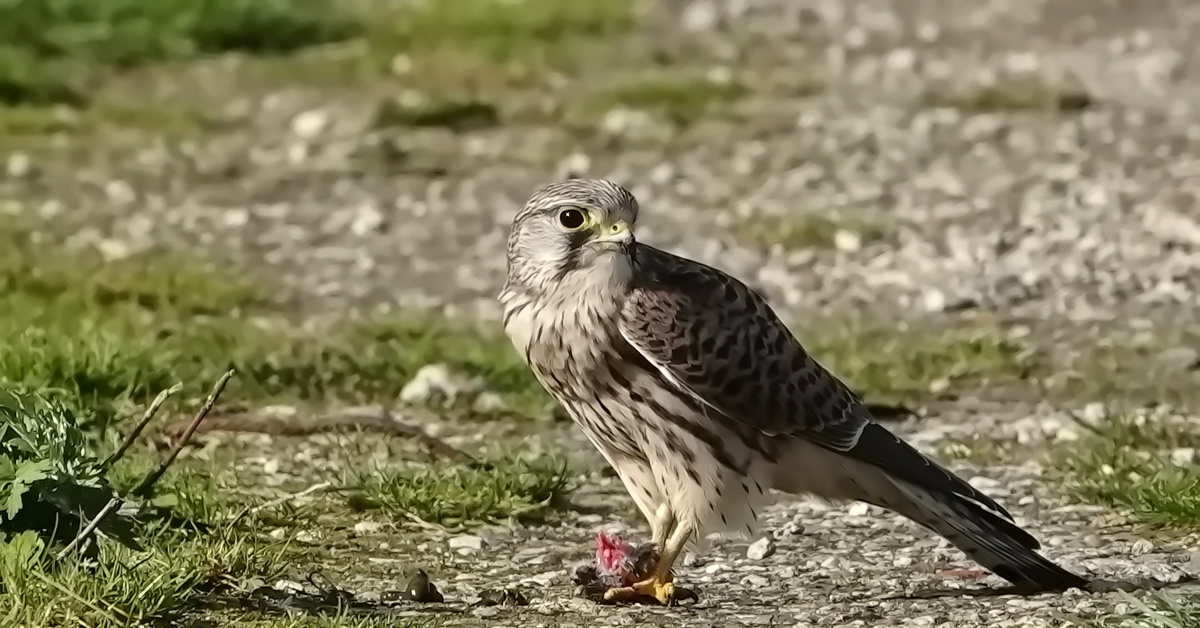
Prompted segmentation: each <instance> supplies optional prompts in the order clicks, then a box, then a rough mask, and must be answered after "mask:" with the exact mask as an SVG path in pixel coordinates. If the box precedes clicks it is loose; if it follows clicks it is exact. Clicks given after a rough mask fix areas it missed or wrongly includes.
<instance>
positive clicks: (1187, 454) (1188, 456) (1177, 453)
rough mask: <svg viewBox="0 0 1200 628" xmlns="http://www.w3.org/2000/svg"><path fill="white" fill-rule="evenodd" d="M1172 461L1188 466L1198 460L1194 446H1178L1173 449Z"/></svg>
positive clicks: (1180, 465)
mask: <svg viewBox="0 0 1200 628" xmlns="http://www.w3.org/2000/svg"><path fill="white" fill-rule="evenodd" d="M1171 462H1172V463H1173V464H1174V465H1175V466H1177V467H1186V466H1189V465H1192V464H1195V462H1196V449H1195V448H1194V447H1177V448H1175V449H1173V450H1171Z"/></svg>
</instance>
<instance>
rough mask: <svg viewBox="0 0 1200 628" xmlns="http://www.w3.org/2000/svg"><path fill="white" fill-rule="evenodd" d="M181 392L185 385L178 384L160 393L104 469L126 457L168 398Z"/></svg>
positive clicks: (105, 463) (106, 461)
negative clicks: (126, 453)
mask: <svg viewBox="0 0 1200 628" xmlns="http://www.w3.org/2000/svg"><path fill="white" fill-rule="evenodd" d="M181 390H183V384H182V383H178V384H175V385H174V386H172V387H170V388H168V389H166V390H164V391H162V392H160V393H158V396H157V397H155V398H154V401H152V402H151V403H150V407H148V408H146V412H145V413H143V414H142V420H141V421H140V422H138V424H137V425H136V426H134V428H133V431H131V432H129V433H128V434H126V435H125V441H124V442H122V443H121V446H120V447H119V448H118V449H117V450H116V451H114V452H113V453H112V455H111V456H109V457H108V458H107V459H106V460H105V461H104V464H103V465H102V466H103V468H105V469H108V468H109V467H111V466H112V465H114V464H116V462H117V461H118V460H120V459H121V457H122V456H124V455H125V452H127V451H129V448H130V447H132V446H133V443H134V441H136V440H137V437H138V436H141V434H142V430H144V429H146V426H147V425H148V424H149V423H150V421H151V420H153V419H154V415H156V414H158V410H159V409H160V408H162V405H163V404H164V403H166V402H167V397H170V396H171V395H173V394H175V393H177V392H179V391H181Z"/></svg>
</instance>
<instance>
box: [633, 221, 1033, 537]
mask: <svg viewBox="0 0 1200 628" xmlns="http://www.w3.org/2000/svg"><path fill="white" fill-rule="evenodd" d="M635 260H636V261H635V272H634V277H635V285H634V287H633V291H632V294H631V295H630V297H629V299H628V301H627V302H626V304H625V308H624V311H623V314H622V320H621V333H622V335H623V336H624V337H625V340H626V341H627V342H628V343H629V344H630V345H632V346H633V347H634V348H635V349H637V350H638V352H639V353H641V354H642V355H643V356H644V357H645V358H646V360H648V361H649V362H650V363H651V364H652V365H653V366H654V367H655V368H656V369H658V371H659V373H660V375H662V377H663V379H664V380H666V382H668V383H669V384H670V385H672V386H675V387H676V388H677V389H680V390H681V391H683V392H684V393H685V394H690V395H692V396H693V397H695V398H697V399H699V400H700V401H701V402H702V403H704V404H705V405H707V406H708V407H710V408H712V409H714V410H715V411H716V412H717V413H719V417H718V418H725V419H727V420H731V421H737V422H739V423H742V424H745V425H749V426H752V427H754V428H756V429H758V430H760V431H762V432H763V433H765V434H770V435H777V434H785V435H788V436H795V437H798V438H804V439H806V440H809V441H812V442H814V443H816V444H818V445H820V446H822V447H825V448H827V449H830V450H833V451H837V452H840V453H844V454H846V455H847V456H849V457H851V458H854V459H857V460H860V461H862V462H865V463H867V464H871V465H874V466H876V467H879V468H881V469H883V470H885V471H887V472H888V473H890V474H893V475H895V476H896V477H899V478H903V479H905V480H907V481H910V482H913V483H915V484H917V485H918V486H923V487H926V488H929V489H933V490H941V491H947V492H953V493H958V494H960V495H963V496H966V497H969V498H970V499H972V500H974V501H975V502H976V503H978V504H980V505H982V506H985V507H986V508H988V509H991V510H993V511H994V512H996V513H997V514H1000V515H1001V516H1003V517H1005V518H1008V519H1010V520H1011V515H1009V514H1008V512H1007V511H1006V510H1005V509H1004V508H1003V507H1002V506H1000V505H999V504H997V503H996V502H995V501H994V500H992V499H991V498H989V497H987V496H986V495H983V494H982V493H980V492H978V491H977V490H975V489H974V487H972V486H971V485H970V484H968V483H966V482H964V481H963V480H962V479H960V478H958V477H956V476H955V475H954V474H952V473H950V472H949V471H948V470H947V469H945V468H943V467H942V466H940V465H938V464H937V463H936V462H934V461H933V460H931V459H930V458H928V457H926V456H925V455H924V454H922V453H920V452H919V451H917V450H916V449H915V448H913V447H912V446H910V445H909V444H908V443H905V442H904V441H902V440H901V439H899V438H898V437H897V436H896V435H895V434H892V433H891V432H889V431H888V430H887V429H886V428H884V427H883V426H881V425H879V424H878V423H875V422H874V421H873V420H872V417H871V414H870V412H869V411H867V409H866V406H865V405H864V404H863V403H862V401H861V400H860V399H859V397H858V396H857V395H856V394H854V392H853V391H851V390H850V389H849V388H848V387H847V386H846V385H845V384H843V383H842V382H841V381H840V380H839V379H838V378H837V377H835V376H834V375H833V374H832V373H830V372H829V371H827V370H826V369H825V368H824V367H822V366H821V365H820V364H818V363H817V361H816V360H814V359H813V358H812V357H811V356H809V355H808V353H807V352H806V351H805V350H804V348H803V347H801V346H800V343H799V342H798V341H797V340H796V339H795V338H794V337H793V336H792V335H791V332H790V331H789V330H788V329H787V327H786V326H785V325H784V324H783V322H782V321H780V320H779V318H778V317H777V316H776V315H775V313H774V312H773V311H772V310H771V308H770V307H769V306H768V305H767V303H766V301H765V300H764V299H763V298H762V297H761V296H760V295H758V294H757V293H755V292H754V291H753V290H751V289H750V288H749V287H748V286H746V285H745V284H743V283H741V282H740V281H738V280H737V279H734V278H733V277H731V276H729V275H727V274H725V273H723V272H721V271H719V270H717V269H714V268H711V267H709V266H705V265H703V264H700V263H699V262H694V261H691V260H687V259H684V258H681V257H678V256H675V255H671V254H670V253H667V252H665V251H660V250H658V249H655V248H653V247H649V246H645V245H642V244H638V245H637V248H636V251H635ZM1023 539H1024V540H1025V542H1026V543H1029V544H1030V547H1035V546H1036V541H1034V540H1033V538H1032V537H1029V536H1028V535H1027V534H1025V535H1024V536H1023Z"/></svg>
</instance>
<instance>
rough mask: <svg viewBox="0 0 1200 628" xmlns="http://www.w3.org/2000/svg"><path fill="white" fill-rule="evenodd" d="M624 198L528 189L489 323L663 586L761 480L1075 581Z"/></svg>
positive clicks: (748, 516) (564, 188) (996, 560)
mask: <svg viewBox="0 0 1200 628" xmlns="http://www.w3.org/2000/svg"><path fill="white" fill-rule="evenodd" d="M637 212H638V206H637V201H636V200H635V199H634V198H633V196H632V195H631V194H629V192H628V191H626V190H625V189H624V188H621V187H620V186H618V185H616V184H614V183H611V182H608V181H603V180H569V181H564V182H560V183H556V184H552V185H549V186H546V187H545V188H542V189H541V190H538V191H537V193H535V194H534V195H533V197H532V198H531V199H530V200H529V202H528V203H527V204H526V205H525V207H524V208H523V209H522V210H521V212H520V213H519V214H518V215H517V217H516V218H515V219H514V221H513V228H512V232H511V234H510V236H509V247H508V277H507V281H506V283H505V288H504V290H503V292H502V294H501V296H500V300H501V302H502V303H503V304H504V308H505V315H504V322H505V329H506V331H507V333H508V334H509V336H510V337H511V339H512V341H513V344H514V345H515V346H516V348H517V349H518V350H519V351H520V352H521V354H522V355H523V357H524V358H525V360H526V362H527V363H528V364H529V366H530V368H531V369H532V371H533V372H534V374H535V375H536V376H537V378H538V380H539V381H540V382H541V383H542V385H543V386H544V387H545V388H546V390H547V391H548V392H549V393H550V394H551V395H552V396H553V397H554V398H555V399H556V400H557V401H558V402H559V403H561V404H562V405H563V407H564V408H566V410H567V411H568V413H569V414H570V415H571V417H572V418H573V419H574V420H575V422H576V423H577V424H578V425H579V426H580V428H581V429H582V431H583V432H584V434H586V435H587V437H588V439H589V440H590V441H591V442H592V444H593V445H594V446H595V447H596V448H597V449H598V450H599V451H600V453H601V454H602V455H603V456H604V458H605V459H606V460H607V461H608V463H609V464H610V465H612V467H613V468H614V469H615V470H616V472H617V474H618V475H619V476H620V478H621V480H622V482H623V483H624V484H625V486H626V488H627V489H628V491H629V493H630V495H631V496H632V498H633V500H634V502H635V503H636V504H637V506H638V508H639V509H640V510H641V512H642V514H643V515H644V516H645V517H646V519H647V521H648V522H649V523H650V526H651V530H652V533H653V541H654V542H655V543H656V544H657V545H658V547H659V548H660V549H661V552H662V557H661V560H660V562H659V569H658V570H657V571H656V574H655V577H653V578H651V579H650V580H648V581H646V582H644V583H640V584H639V585H638V586H635V587H633V588H630V589H625V590H614V591H613V592H611V593H612V594H613V595H612V596H611V597H613V598H616V599H629V598H631V597H634V596H637V595H652V596H654V597H657V598H659V599H660V600H661V601H663V602H666V601H668V600H669V598H670V596H671V592H672V591H673V585H671V575H670V570H671V567H672V565H673V562H674V560H675V558H676V557H677V556H678V554H679V552H680V551H681V550H682V549H683V547H684V545H685V544H687V543H689V542H699V541H702V539H703V537H704V536H705V535H707V534H709V533H712V532H753V531H754V529H755V527H756V524H757V512H758V510H759V509H760V508H761V506H762V505H763V504H764V501H765V499H766V493H767V491H768V490H769V489H778V490H781V491H785V492H789V493H807V494H813V495H817V496H820V497H823V498H826V499H831V500H860V501H865V502H868V503H871V504H875V505H878V506H881V507H885V508H889V509H892V510H894V511H897V512H899V513H901V514H903V515H905V516H907V517H909V518H910V519H912V520H914V521H916V522H918V523H920V524H922V525H924V526H926V527H928V528H930V529H932V530H934V531H936V532H938V533H939V534H942V535H943V536H945V537H946V538H947V539H949V540H950V541H951V542H953V543H954V544H955V545H957V546H958V547H959V548H961V549H962V550H963V551H964V552H966V553H967V554H968V555H970V556H971V557H972V558H974V559H975V560H976V561H978V562H980V563H981V564H983V565H984V566H986V567H988V568H989V569H991V570H993V571H994V572H996V573H997V574H998V575H1000V576H1001V577H1004V578H1006V579H1008V580H1010V581H1012V582H1014V583H1016V584H1019V585H1025V586H1026V587H1028V588H1033V589H1054V590H1057V589H1066V588H1070V587H1081V586H1084V585H1085V584H1086V581H1085V580H1083V579H1082V578H1080V577H1079V576H1076V575H1075V574H1072V573H1070V572H1068V571H1066V570H1064V569H1062V568H1061V567H1059V566H1057V565H1056V564H1054V563H1053V562H1051V561H1049V560H1047V559H1045V558H1043V557H1042V556H1040V555H1038V554H1037V553H1035V552H1034V551H1033V550H1036V549H1037V548H1038V543H1037V541H1036V540H1035V539H1034V538H1033V537H1032V536H1030V535H1029V534H1028V533H1027V532H1025V531H1024V530H1021V529H1020V528H1019V527H1018V526H1017V525H1016V524H1015V523H1014V522H1013V520H1012V517H1011V515H1009V513H1008V512H1007V511H1005V510H1004V508H1003V507H1001V506H1000V505H999V504H997V503H996V502H995V501H993V500H991V499H990V498H988V497H987V496H985V495H983V494H982V493H980V492H978V491H976V490H975V489H974V488H973V487H971V486H970V484H968V483H967V482H965V481H963V480H962V479H960V478H958V477H957V476H955V475H954V474H953V473H951V472H950V471H948V470H947V469H945V468H943V467H942V466H940V465H938V464H937V463H935V462H933V461H932V460H930V459H929V458H927V457H926V456H924V455H922V454H921V453H919V452H918V451H917V450H915V449H913V448H912V447H910V446H909V445H907V444H906V443H904V442H903V441H901V440H900V439H899V438H896V437H895V436H894V435H892V434H891V433H890V432H888V431H887V430H886V429H885V428H883V427H882V426H880V425H879V424H877V423H875V422H874V421H873V420H872V418H871V416H870V414H869V412H868V411H867V410H866V408H865V407H864V405H863V404H862V403H861V401H860V399H859V398H858V397H857V395H855V394H854V393H853V392H852V391H851V390H850V389H849V388H847V387H846V386H845V385H844V384H842V382H840V381H839V380H838V379H837V378H836V377H834V376H833V375H832V374H831V373H829V372H828V371H826V370H825V369H824V368H822V367H821V365H820V364H818V363H817V361H816V360H814V359H813V358H812V357H811V356H809V355H808V353H807V352H805V350H804V349H803V347H802V346H801V345H800V344H799V342H797V341H796V340H795V338H794V337H793V336H792V334H791V333H790V331H789V330H788V329H787V327H786V326H784V324H783V323H782V322H781V321H780V320H779V319H778V317H777V316H776V315H775V314H774V312H773V311H772V310H771V308H770V307H769V306H768V305H767V303H766V301H765V299H763V298H762V297H761V296H760V295H758V294H756V293H755V292H754V291H753V290H751V289H750V288H749V287H747V286H746V285H745V284H743V283H742V282H740V281H738V280H737V279H734V278H733V277H731V276H729V275H727V274H725V273H723V272H721V271H719V270H716V269H714V268H711V267H709V266H706V265H703V264H700V263H698V262H694V261H691V260H688V259H685V258H682V257H678V256H675V255H672V254H670V253H667V252H665V251H661V250H659V249H656V248H653V247H650V246H647V245H645V244H641V243H638V242H636V241H635V240H634V238H633V233H632V227H633V225H634V223H635V221H636V218H637Z"/></svg>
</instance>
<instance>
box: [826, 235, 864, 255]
mask: <svg viewBox="0 0 1200 628" xmlns="http://www.w3.org/2000/svg"><path fill="white" fill-rule="evenodd" d="M833 245H834V246H835V247H837V250H839V251H842V252H844V253H854V252H855V251H858V250H860V249H862V236H861V235H859V234H858V232H857V231H851V230H849V229H838V230H837V231H835V232H834V233H833Z"/></svg>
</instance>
